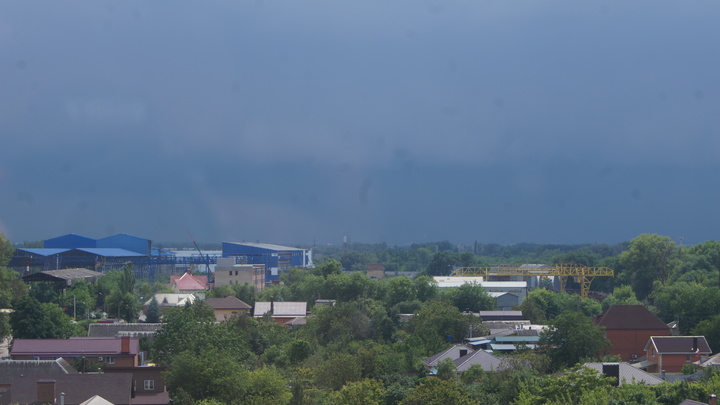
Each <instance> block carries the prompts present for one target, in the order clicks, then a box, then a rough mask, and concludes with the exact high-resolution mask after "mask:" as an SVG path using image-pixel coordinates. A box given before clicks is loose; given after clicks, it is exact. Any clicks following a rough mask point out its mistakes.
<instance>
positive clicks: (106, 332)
mask: <svg viewBox="0 0 720 405" xmlns="http://www.w3.org/2000/svg"><path fill="white" fill-rule="evenodd" d="M162 326H163V324H161V323H91V324H90V325H89V327H88V337H91V338H102V337H104V338H115V337H120V336H121V334H123V333H124V332H130V333H134V332H142V333H155V332H157V331H158V330H160V329H162Z"/></svg>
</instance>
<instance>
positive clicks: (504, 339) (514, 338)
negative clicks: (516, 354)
mask: <svg viewBox="0 0 720 405" xmlns="http://www.w3.org/2000/svg"><path fill="white" fill-rule="evenodd" d="M539 340H540V336H538V335H532V336H498V337H496V338H495V341H496V342H498V343H510V342H537V341H539Z"/></svg>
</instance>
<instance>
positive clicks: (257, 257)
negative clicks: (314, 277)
mask: <svg viewBox="0 0 720 405" xmlns="http://www.w3.org/2000/svg"><path fill="white" fill-rule="evenodd" d="M222 255H223V257H235V258H236V259H235V260H236V263H237V264H263V265H265V281H266V282H277V281H278V280H279V279H280V274H282V273H283V272H286V271H288V270H290V268H291V267H312V266H313V264H312V251H311V250H309V249H301V248H293V247H287V246H280V245H273V244H269V243H246V242H223V244H222Z"/></svg>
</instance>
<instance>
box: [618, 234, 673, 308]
mask: <svg viewBox="0 0 720 405" xmlns="http://www.w3.org/2000/svg"><path fill="white" fill-rule="evenodd" d="M676 255H677V246H676V245H675V242H673V241H672V239H670V238H669V237H667V236H660V235H657V234H642V235H640V236H638V237H636V238H635V239H633V240H632V242H630V246H629V247H628V250H626V251H625V252H622V253H621V254H620V256H619V261H620V265H621V266H622V268H623V269H624V272H625V274H624V276H625V277H626V278H627V280H628V282H629V283H630V285H632V287H633V290H634V291H635V294H636V295H637V297H638V298H639V299H640V300H644V299H645V298H646V297H647V296H648V295H650V292H651V291H652V285H653V282H654V281H656V280H657V281H660V282H661V283H664V282H665V280H666V279H667V277H668V275H669V274H670V272H671V270H672V269H673V267H674V266H675V265H676V264H677V260H676V259H677V257H676Z"/></svg>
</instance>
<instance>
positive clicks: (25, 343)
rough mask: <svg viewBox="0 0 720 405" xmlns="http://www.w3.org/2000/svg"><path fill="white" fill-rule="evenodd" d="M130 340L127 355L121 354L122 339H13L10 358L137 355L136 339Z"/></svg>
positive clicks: (137, 342) (138, 346) (138, 344)
mask: <svg viewBox="0 0 720 405" xmlns="http://www.w3.org/2000/svg"><path fill="white" fill-rule="evenodd" d="M129 339H130V351H129V353H123V352H122V339H112V338H72V339H15V340H13V345H12V349H11V350H10V355H11V356H57V357H62V355H68V356H73V355H99V356H110V355H113V356H117V355H121V354H128V355H137V354H138V353H139V352H140V343H139V340H138V339H133V338H129Z"/></svg>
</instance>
